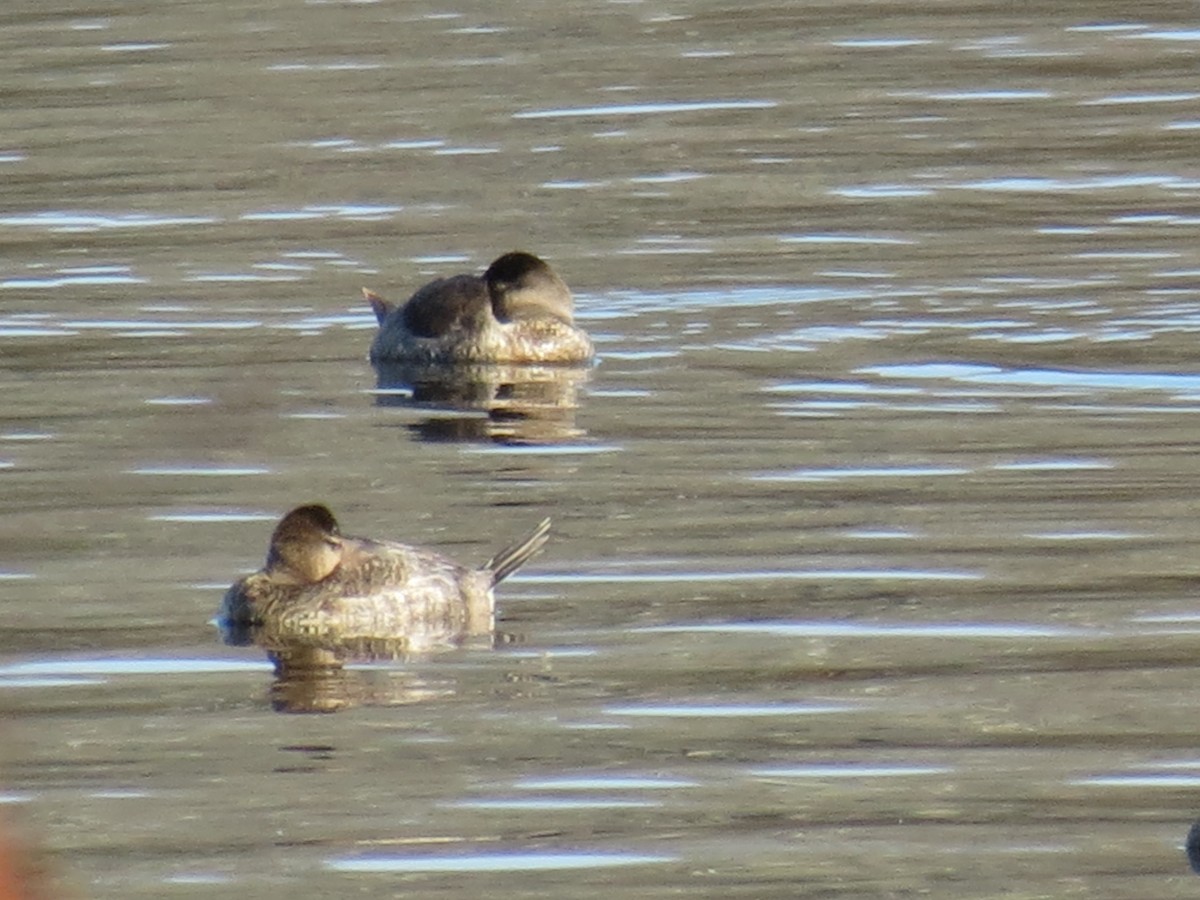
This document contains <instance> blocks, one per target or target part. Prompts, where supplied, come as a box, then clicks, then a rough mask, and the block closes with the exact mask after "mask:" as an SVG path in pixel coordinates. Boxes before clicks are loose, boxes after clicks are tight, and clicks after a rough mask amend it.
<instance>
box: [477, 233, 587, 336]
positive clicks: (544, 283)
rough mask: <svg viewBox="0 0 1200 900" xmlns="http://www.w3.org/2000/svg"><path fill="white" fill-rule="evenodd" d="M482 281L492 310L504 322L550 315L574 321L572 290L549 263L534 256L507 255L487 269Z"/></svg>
mask: <svg viewBox="0 0 1200 900" xmlns="http://www.w3.org/2000/svg"><path fill="white" fill-rule="evenodd" d="M483 280H484V282H486V284H487V286H488V293H489V294H490V295H491V298H492V310H493V312H495V314H496V318H498V319H500V320H501V321H507V320H510V319H513V318H518V317H520V316H521V315H523V314H526V313H531V314H539V315H545V314H547V313H549V314H550V315H553V316H555V317H557V318H559V319H562V320H563V321H564V322H567V323H570V322H572V321H573V320H574V300H573V299H572V297H571V290H570V288H568V287H567V284H566V282H565V281H563V280H562V279H561V278H559V277H558V274H557V273H556V272H555V271H554V270H553V269H552V268H550V264H549V263H547V262H546V261H545V260H544V259H542V258H541V257H538V256H534V255H533V254H532V253H526V252H525V251H523V250H514V251H513V252H511V253H505V254H504V255H503V256H501V257H498V258H497V259H495V260H494V261H493V262H492V264H491V265H490V266H488V267H487V271H486V272H484V273H483Z"/></svg>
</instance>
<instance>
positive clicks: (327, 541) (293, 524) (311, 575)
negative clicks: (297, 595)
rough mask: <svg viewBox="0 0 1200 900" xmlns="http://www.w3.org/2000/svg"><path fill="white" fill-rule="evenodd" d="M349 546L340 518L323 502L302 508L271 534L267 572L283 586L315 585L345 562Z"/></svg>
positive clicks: (280, 523)
mask: <svg viewBox="0 0 1200 900" xmlns="http://www.w3.org/2000/svg"><path fill="white" fill-rule="evenodd" d="M344 552H345V544H344V542H343V540H342V536H341V533H340V532H339V531H338V523H337V519H335V518H334V517H333V513H331V512H330V511H329V508H328V507H326V506H322V505H321V504H319V503H313V504H310V505H308V506H298V507H296V508H295V509H293V510H292V511H291V512H290V513H288V514H287V515H286V516H284V517H283V518H282V519H280V520H279V524H278V525H276V526H275V531H274V532H273V533H272V534H271V549H270V550H269V551H268V553H267V573H268V574H269V575H270V576H271V578H272V580H274V581H276V582H279V583H281V584H315V583H316V582H318V581H323V580H324V579H326V578H328V577H329V576H330V575H332V574H333V572H334V570H335V569H337V567H338V566H339V565H341V562H342V554H343V553H344Z"/></svg>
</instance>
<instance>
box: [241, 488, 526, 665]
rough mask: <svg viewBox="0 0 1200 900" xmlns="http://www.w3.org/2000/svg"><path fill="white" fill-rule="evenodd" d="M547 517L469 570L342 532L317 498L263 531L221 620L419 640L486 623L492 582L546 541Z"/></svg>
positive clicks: (292, 632) (487, 626) (482, 629)
mask: <svg viewBox="0 0 1200 900" xmlns="http://www.w3.org/2000/svg"><path fill="white" fill-rule="evenodd" d="M549 531H550V520H549V519H545V520H544V521H542V523H541V524H540V525H538V527H537V528H535V529H534V530H533V531H532V532H531V533H530V534H529V535H528V536H527V537H525V538H523V539H521V540H520V541H517V542H516V543H514V544H512V545H510V546H508V547H506V548H504V549H503V550H501V551H500V552H499V553H497V554H496V555H495V556H493V557H492V558H491V559H490V560H488V562H486V563H485V564H484V565H483V566H482V567H480V568H477V569H473V568H468V567H466V566H462V565H459V564H458V563H456V562H455V561H454V560H452V559H450V558H448V557H446V556H443V555H441V554H440V553H436V552H434V551H432V550H428V549H425V548H423V547H413V546H410V545H408V544H401V543H398V542H395V541H377V540H371V539H369V538H359V537H350V536H348V535H344V534H342V533H341V529H340V528H339V527H338V522H337V519H335V518H334V516H333V513H332V512H330V511H329V508H328V507H326V506H323V505H321V504H315V503H314V504H310V505H307V506H299V507H297V508H296V509H293V510H292V511H291V512H289V513H288V514H287V515H285V516H284V517H283V518H282V519H281V520H280V521H279V524H278V525H276V526H275V531H274V533H273V534H272V535H271V545H270V549H269V550H268V552H267V560H266V563H265V564H264V565H263V567H262V568H261V569H259V570H258V571H257V572H253V573H251V574H249V575H246V576H244V577H243V578H240V579H238V580H237V581H236V582H234V584H233V586H232V587H230V588H229V590H228V591H227V592H226V594H225V598H224V601H223V603H222V606H221V619H222V620H223V623H224V624H227V625H232V626H241V627H246V626H249V627H254V628H260V629H264V630H266V631H268V632H270V633H271V634H272V635H276V636H279V637H287V636H295V637H316V638H331V639H343V638H361V637H377V638H403V639H406V640H409V641H411V642H412V643H413V644H414V645H416V646H420V645H424V644H429V643H435V642H445V641H454V640H458V639H461V638H463V637H467V636H470V635H483V634H488V633H490V632H491V631H492V628H493V624H494V616H495V596H494V593H493V589H494V588H495V586H496V585H497V584H499V583H500V582H501V581H503V580H504V579H505V578H507V577H508V576H509V575H511V574H512V573H513V572H515V571H516V570H517V569H519V568H520V567H521V566H523V565H524V564H525V563H526V562H528V561H529V559H530V558H531V557H533V556H534V555H535V554H536V553H538V552H539V551H540V550H541V549H542V547H543V546H544V545H545V543H546V540H547V537H548V534H549Z"/></svg>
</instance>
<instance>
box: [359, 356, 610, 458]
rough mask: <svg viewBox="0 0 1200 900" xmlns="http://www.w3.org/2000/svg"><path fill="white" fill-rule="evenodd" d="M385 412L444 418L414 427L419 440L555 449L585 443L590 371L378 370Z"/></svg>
mask: <svg viewBox="0 0 1200 900" xmlns="http://www.w3.org/2000/svg"><path fill="white" fill-rule="evenodd" d="M374 366H375V377H376V386H377V388H378V393H377V394H376V400H375V402H376V404H378V405H379V406H396V407H409V408H415V409H422V410H438V411H441V412H439V414H437V415H430V416H428V417H427V418H424V419H422V420H421V421H419V422H415V423H412V424H410V425H409V428H410V429H411V431H412V432H413V434H414V436H415V437H416V438H417V439H418V440H422V441H429V442H435V443H436V442H448V441H464V442H467V441H490V442H494V443H502V444H557V443H564V442H566V441H571V440H576V439H578V438H581V437H583V436H584V434H585V433H586V432H585V431H584V430H583V429H582V428H580V427H578V425H577V424H576V421H575V413H576V411H577V409H578V407H579V390H580V387H581V386H582V385H583V384H584V383H585V382H586V381H587V378H588V370H587V369H579V368H564V367H560V366H513V365H465V366H447V365H412V364H405V363H375V364H374Z"/></svg>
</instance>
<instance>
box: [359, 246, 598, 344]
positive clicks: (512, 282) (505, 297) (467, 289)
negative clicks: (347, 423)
mask: <svg viewBox="0 0 1200 900" xmlns="http://www.w3.org/2000/svg"><path fill="white" fill-rule="evenodd" d="M363 296H365V297H366V298H367V302H368V303H370V304H371V308H372V309H373V310H374V311H375V318H376V319H377V320H378V321H379V333H378V334H376V335H375V340H374V341H373V342H372V343H371V362H418V363H568V364H570V363H576V364H577V363H584V362H587V361H588V360H590V359H591V358H592V342H591V340H589V339H588V336H587V334H586V333H585V332H584V331H583V329H581V328H579V327H577V326H576V325H575V316H574V300H573V298H572V297H571V291H570V289H569V288H568V287H567V285H566V283H565V282H564V281H563V280H562V279H561V278H559V277H558V275H557V274H555V272H554V270H553V269H551V268H550V266H549V265H548V264H547V263H546V262H545V261H544V260H542V259H539V258H538V257H536V256H534V255H533V254H532V253H522V252H519V251H517V252H513V253H506V254H504V255H503V256H501V257H500V258H499V259H497V260H495V261H494V262H493V263H492V264H491V265H490V266H488V268H487V271H486V272H484V273H483V275H482V276H479V275H452V276H450V277H449V278H439V279H437V280H436V281H431V282H429V284H427V285H425V286H424V287H422V288H420V289H419V290H418V291H417V292H416V293H415V294H413V295H412V297H410V298H409V300H408V302H407V303H405V304H403V305H396V304H392V303H388V302H387V301H386V300H384V299H383V298H382V297H380V296H378V295H377V294H374V293H372V292H371V291H368V290H367V289H366V288H364V289H363Z"/></svg>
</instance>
